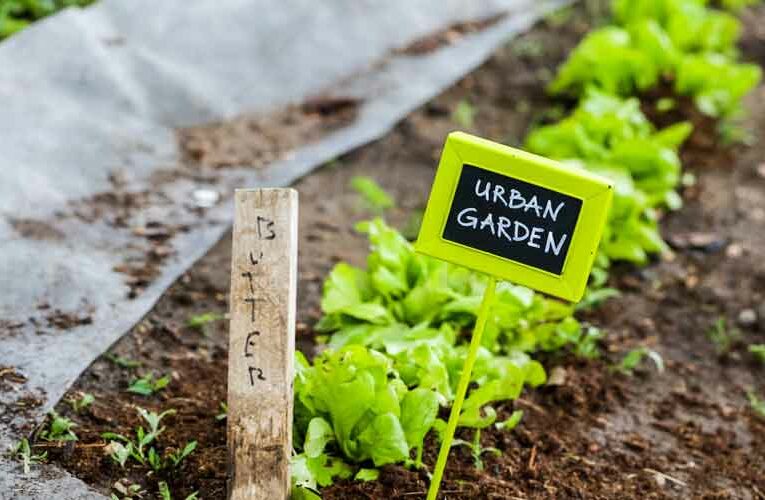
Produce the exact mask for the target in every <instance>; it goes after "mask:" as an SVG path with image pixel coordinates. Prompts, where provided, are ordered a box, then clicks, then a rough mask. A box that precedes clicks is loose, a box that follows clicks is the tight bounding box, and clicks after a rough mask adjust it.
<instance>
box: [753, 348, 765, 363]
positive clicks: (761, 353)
mask: <svg viewBox="0 0 765 500" xmlns="http://www.w3.org/2000/svg"><path fill="white" fill-rule="evenodd" d="M749 352H751V353H752V354H754V357H755V358H756V359H757V361H759V362H760V364H762V365H765V344H752V345H750V346H749Z"/></svg>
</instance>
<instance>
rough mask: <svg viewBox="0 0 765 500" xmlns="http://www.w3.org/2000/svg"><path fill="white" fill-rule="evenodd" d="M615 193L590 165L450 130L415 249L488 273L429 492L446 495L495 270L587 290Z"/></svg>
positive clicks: (537, 285)
mask: <svg viewBox="0 0 765 500" xmlns="http://www.w3.org/2000/svg"><path fill="white" fill-rule="evenodd" d="M612 196H613V186H612V185H611V184H609V183H608V181H606V180H604V179H602V178H600V177H598V176H596V175H593V174H590V173H588V172H585V171H583V170H578V169H571V168H564V167H563V166H561V165H560V164H558V163H556V162H554V161H552V160H549V159H547V158H542V157H540V156H536V155H532V154H529V153H526V152H524V151H520V150H517V149H513V148H509V147H507V146H503V145H501V144H497V143H494V142H491V141H487V140H485V139H481V138H479V137H474V136H471V135H468V134H465V133H462V132H454V133H452V134H449V137H448V138H447V139H446V144H445V145H444V149H443V152H442V154H441V161H440V163H439V165H438V171H437V172H436V178H435V181H434V182H433V189H432V190H431V192H430V199H429V200H428V206H427V208H426V210H425V215H424V217H423V220H422V227H421V228H420V234H419V236H418V237H417V243H416V244H415V249H416V250H417V251H418V252H420V253H423V254H426V255H430V256H431V257H435V258H437V259H442V260H447V261H450V262H453V263H455V264H459V265H462V266H465V267H468V268H471V269H473V270H475V271H479V272H482V273H484V274H487V275H488V276H489V280H488V284H487V285H486V290H485V291H484V295H483V300H482V301H481V307H480V309H479V311H478V313H477V316H476V324H475V328H474V329H473V337H472V339H471V340H470V348H469V349H468V354H467V357H466V359H465V364H464V366H463V368H462V374H461V375H460V380H459V383H458V384H457V390H456V392H455V394H454V403H453V404H452V409H451V414H450V415H449V422H448V423H447V425H446V430H445V431H444V433H443V435H442V442H441V449H440V451H439V453H438V459H437V461H436V465H435V468H434V470H433V477H432V479H431V481H430V488H429V489H428V497H427V500H436V498H437V497H438V491H439V488H440V486H441V479H442V478H443V475H444V470H445V468H446V462H447V460H448V458H449V450H450V449H451V445H452V440H453V438H454V433H455V431H456V430H457V425H458V423H459V419H460V413H461V411H462V404H463V402H464V401H465V395H466V393H467V388H468V385H470V378H471V374H472V371H473V365H474V364H475V360H476V357H477V355H478V349H479V348H480V346H481V337H482V335H483V330H484V328H485V326H486V322H487V321H488V319H489V318H490V312H491V305H492V303H493V300H494V292H495V288H496V280H497V278H499V279H505V280H508V281H512V282H514V283H516V284H519V285H523V286H527V287H529V288H533V289H535V290H539V291H542V292H545V293H548V294H550V295H554V296H556V297H560V298H562V299H565V300H569V301H572V302H576V301H578V300H579V299H581V298H582V295H583V294H584V290H585V287H586V286H587V279H588V277H589V274H590V269H591V268H592V263H593V261H594V259H595V252H596V250H597V247H598V242H599V241H600V236H601V234H602V232H603V228H604V227H605V223H606V218H607V216H608V208H609V205H610V203H611V198H612Z"/></svg>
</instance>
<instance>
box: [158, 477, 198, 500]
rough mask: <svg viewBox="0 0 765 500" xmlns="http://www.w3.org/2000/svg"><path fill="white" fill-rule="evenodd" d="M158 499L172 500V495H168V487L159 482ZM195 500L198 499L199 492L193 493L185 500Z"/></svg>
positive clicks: (164, 483)
mask: <svg viewBox="0 0 765 500" xmlns="http://www.w3.org/2000/svg"><path fill="white" fill-rule="evenodd" d="M159 497H160V498H161V499H162V500H173V495H172V494H171V493H170V487H169V486H168V485H167V483H166V482H164V481H160V482H159ZM197 498H199V492H198V491H195V492H194V493H192V494H191V495H189V496H187V497H186V499H185V500H197Z"/></svg>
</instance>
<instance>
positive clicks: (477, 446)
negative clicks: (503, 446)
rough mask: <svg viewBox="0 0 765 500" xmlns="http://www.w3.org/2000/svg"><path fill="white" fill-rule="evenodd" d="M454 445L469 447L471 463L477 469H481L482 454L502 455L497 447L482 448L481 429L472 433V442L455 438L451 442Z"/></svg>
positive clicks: (482, 465)
mask: <svg viewBox="0 0 765 500" xmlns="http://www.w3.org/2000/svg"><path fill="white" fill-rule="evenodd" d="M511 418H512V417H511ZM454 446H467V447H468V449H470V454H471V455H472V456H473V465H474V466H475V468H476V469H478V470H483V467H484V464H483V459H482V458H481V457H482V456H483V455H484V454H486V453H491V454H492V455H494V456H496V457H498V456H500V455H502V452H501V451H499V450H498V449H497V448H494V447H491V446H489V447H487V448H484V447H482V446H481V429H476V430H475V434H474V435H473V441H472V442H470V441H465V440H463V439H455V440H454V441H453V442H452V447H454Z"/></svg>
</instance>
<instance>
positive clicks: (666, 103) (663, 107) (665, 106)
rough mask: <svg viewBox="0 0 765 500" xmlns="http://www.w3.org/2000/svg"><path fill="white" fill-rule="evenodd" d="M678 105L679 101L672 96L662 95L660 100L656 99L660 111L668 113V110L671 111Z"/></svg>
mask: <svg viewBox="0 0 765 500" xmlns="http://www.w3.org/2000/svg"><path fill="white" fill-rule="evenodd" d="M676 107H677V101H675V100H674V99H673V98H671V97H662V98H661V99H659V100H658V101H656V111H658V112H660V113H666V112H667V111H671V110H673V109H675V108H676Z"/></svg>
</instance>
